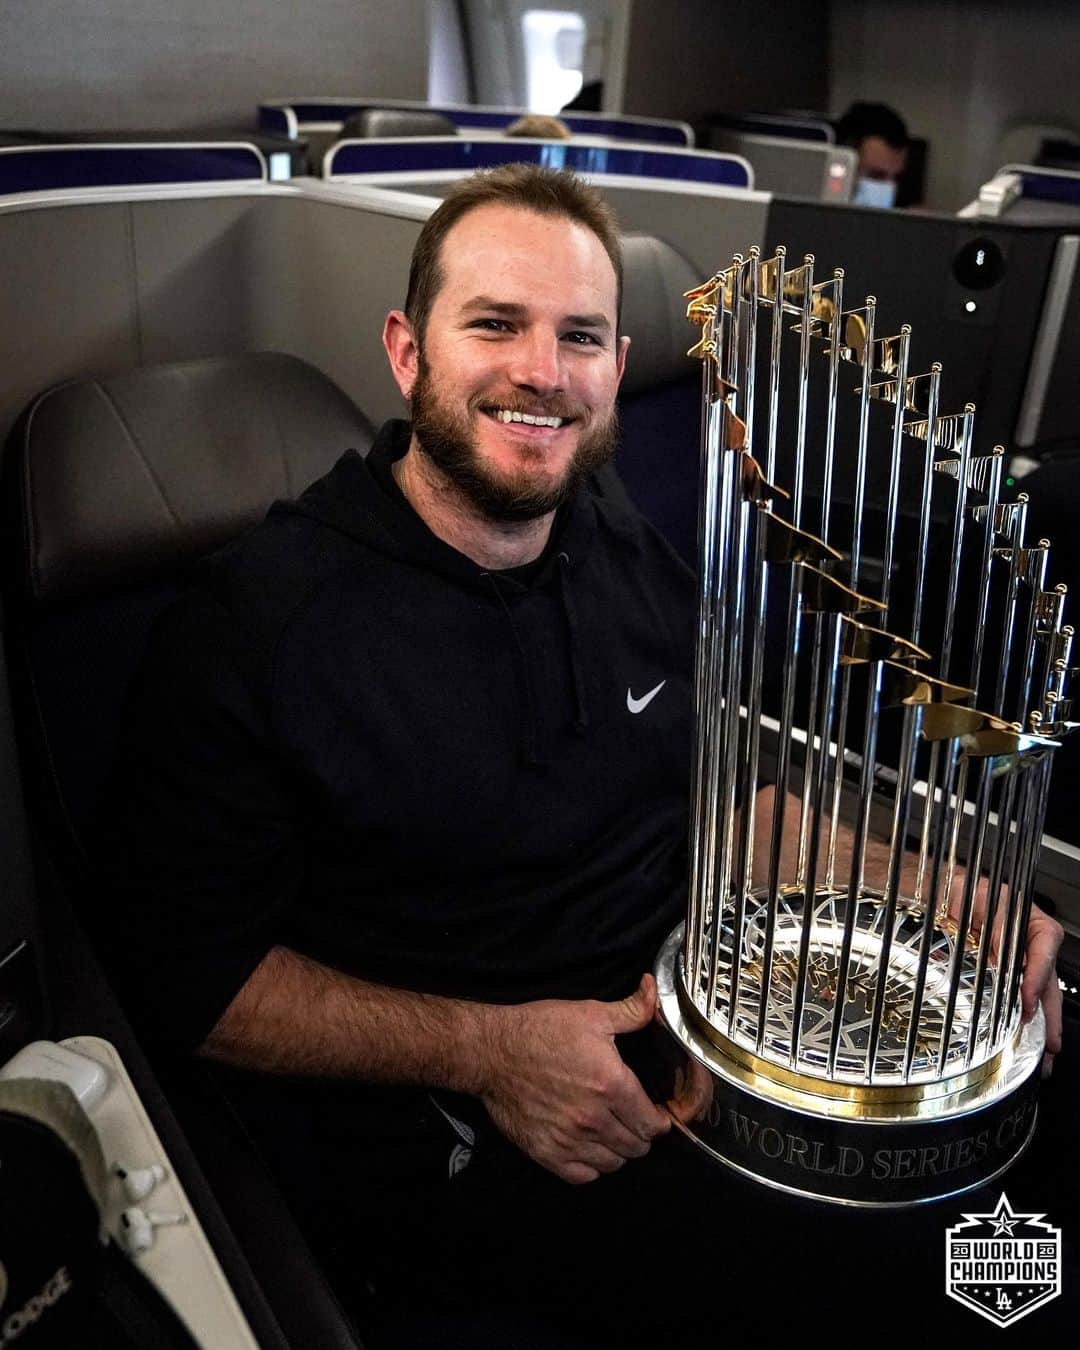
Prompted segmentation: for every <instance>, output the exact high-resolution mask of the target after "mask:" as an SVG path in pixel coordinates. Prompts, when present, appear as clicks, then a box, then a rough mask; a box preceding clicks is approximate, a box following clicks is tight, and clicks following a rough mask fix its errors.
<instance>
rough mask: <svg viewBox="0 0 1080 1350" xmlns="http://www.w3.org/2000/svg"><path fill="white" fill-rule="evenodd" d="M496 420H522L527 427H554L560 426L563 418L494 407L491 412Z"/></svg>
mask: <svg viewBox="0 0 1080 1350" xmlns="http://www.w3.org/2000/svg"><path fill="white" fill-rule="evenodd" d="M491 415H492V417H494V418H495V420H496V422H524V423H525V425H526V426H529V427H555V428H556V429H558V428H559V427H561V426H562V424H563V422H564V421H565V418H562V417H534V416H533V414H532V413H520V412H510V411H509V410H508V409H507V408H496V409H495V411H494V412H493V413H492V414H491Z"/></svg>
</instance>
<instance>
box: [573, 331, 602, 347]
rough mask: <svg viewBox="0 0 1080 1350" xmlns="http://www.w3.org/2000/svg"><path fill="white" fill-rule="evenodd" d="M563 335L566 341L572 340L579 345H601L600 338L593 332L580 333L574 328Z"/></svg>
mask: <svg viewBox="0 0 1080 1350" xmlns="http://www.w3.org/2000/svg"><path fill="white" fill-rule="evenodd" d="M564 336H565V337H566V340H567V342H573V343H575V344H576V345H577V346H579V347H599V346H600V345H601V343H600V339H599V338H598V337H597V336H596V334H595V333H582V332H580V331H578V330H575V331H574V332H572V333H566V334H565V335H564Z"/></svg>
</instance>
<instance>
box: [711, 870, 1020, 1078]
mask: <svg viewBox="0 0 1080 1350" xmlns="http://www.w3.org/2000/svg"><path fill="white" fill-rule="evenodd" d="M848 904H849V901H848V897H847V894H846V892H843V893H841V892H837V891H835V890H822V891H819V892H818V893H817V894H816V896H815V898H814V904H813V909H812V912H811V916H810V938H809V944H808V946H807V949H806V968H805V975H804V977H803V980H802V1013H801V1017H799V1019H798V1021H799V1025H798V1027H797V1028H796V1025H795V1022H796V1016H797V1012H796V1010H797V1006H798V993H799V983H800V966H801V960H802V949H803V936H804V917H803V915H804V910H805V899H804V896H803V894H802V892H801V891H794V890H793V889H792V890H786V891H784V892H782V893H781V894H780V895H779V897H778V902H777V906H776V913H775V919H774V920H772V951H771V959H770V961H769V965H770V970H769V976H768V990H767V998H765V999H764V1000H763V999H762V986H763V983H764V981H765V962H766V959H767V943H766V934H767V930H768V925H769V923H770V912H769V905H768V902H767V898H766V897H763V896H762V895H760V894H754V895H751V896H749V897H747V904H746V908H745V913H744V916H743V923H742V928H741V931H742V941H741V943H739V944H738V948H737V950H738V953H739V959H738V961H737V962H736V961H735V960H734V959H733V953H734V952H735V950H736V944H735V942H734V940H733V930H732V926H731V918H732V915H731V909H730V908H729V907H725V911H724V914H723V918H724V920H725V922H724V923H723V924H722V926H721V930H720V948H719V952H718V953H717V956H718V959H717V964H716V971H717V974H716V987H715V995H714V1001H713V1005H712V1008H711V1009H709V1010H708V1011H707V1012H706V1010H707V1009H708V1002H707V1000H706V994H707V992H708V991H707V990H706V989H705V988H701V989H699V990H698V991H697V995H698V997H697V998H696V999H695V1000H694V1001H695V1003H696V1005H697V1007H698V1009H699V1010H701V1011H702V1012H706V1016H707V1020H708V1022H709V1023H710V1025H711V1026H712V1027H714V1028H715V1029H716V1030H717V1031H718V1032H719V1033H721V1035H723V1036H724V1037H726V1038H728V1039H729V1040H731V1041H733V1042H734V1043H735V1044H736V1045H737V1046H740V1047H742V1048H743V1049H745V1050H747V1051H749V1052H751V1053H752V1054H754V1055H755V1056H756V1057H758V1058H760V1059H762V1060H764V1061H766V1062H767V1063H772V1064H775V1065H777V1066H781V1067H785V1068H789V1069H790V1070H792V1071H794V1072H795V1073H799V1074H807V1075H809V1076H812V1077H821V1078H829V1079H833V1080H837V1081H850V1082H862V1083H865V1082H867V1081H873V1082H875V1083H881V1084H883V1085H884V1084H888V1083H897V1084H900V1083H905V1082H912V1081H926V1080H935V1079H944V1078H946V1077H948V1076H950V1075H951V1074H954V1073H958V1072H962V1071H964V1070H965V1069H970V1068H972V1067H975V1066H977V1065H978V1064H980V1063H981V1062H984V1061H986V1060H987V1059H989V1058H990V1057H991V1056H992V1055H993V1054H994V1053H995V1052H996V1050H997V1049H999V1048H1000V1047H999V1046H998V1045H996V1044H995V1043H993V1042H992V1040H991V1013H992V1003H993V994H994V989H995V987H996V982H997V976H998V972H997V970H996V968H995V967H994V965H993V964H992V963H991V962H990V961H987V963H986V969H985V971H984V972H983V974H982V976H981V978H980V975H979V950H978V946H977V944H976V943H975V942H974V941H972V942H969V943H966V944H964V945H963V947H962V948H958V947H957V944H956V942H955V938H954V931H953V927H952V924H951V923H950V921H948V920H941V919H936V920H934V921H933V923H932V924H930V925H928V924H927V919H926V915H925V913H924V910H923V908H922V906H921V905H918V904H916V903H914V902H911V901H903V900H902V901H901V902H900V903H899V904H898V905H897V906H896V907H895V909H894V911H893V914H892V918H891V923H890V917H889V909H888V906H887V905H886V903H885V900H884V898H883V897H882V896H881V894H880V893H876V892H872V891H864V892H863V893H862V894H860V896H859V898H858V900H857V902H856V912H855V919H854V924H853V926H852V930H851V946H850V957H849V961H848V970H847V978H846V981H845V984H844V992H843V1004H842V1007H841V1008H840V1009H838V1008H837V1003H838V999H839V996H840V979H841V969H840V967H841V958H842V952H843V945H844V933H845V918H846V915H847V910H848ZM887 935H888V941H887V942H886V936H887ZM924 942H928V943H929V944H930V952H929V962H928V965H927V967H926V977H925V983H924V987H923V989H922V991H921V993H920V991H919V989H918V968H919V955H920V951H921V949H922V946H923V943H924ZM886 946H887V948H888V951H887V954H886V953H885V951H884V949H885V947H886ZM883 955H885V961H884V963H883V962H882V957H883ZM955 962H959V965H960V978H959V982H958V985H957V995H956V999H955V1004H954V1007H953V1009H952V1013H951V1015H950V1013H949V1010H948V1003H949V988H950V977H951V975H952V971H953V966H954V963H955ZM702 964H703V966H704V967H705V968H706V969H707V968H708V963H707V962H705V963H702ZM882 970H884V978H885V989H884V995H883V998H882V1000H881V1014H880V1021H879V1024H878V1026H879V1030H878V1036H877V1044H876V1047H872V1037H871V1025H872V1023H873V1011H874V1007H875V1002H876V999H877V994H878V986H879V981H880V979H881V971H882ZM733 990H734V993H733ZM763 1003H764V1010H763V1008H762V1005H763ZM916 1006H917V1008H918V1016H917V1019H916V1026H915V1030H914V1033H913V1045H912V1047H911V1051H910V1055H911V1059H910V1064H908V1063H907V1060H908V1055H909V1048H908V1043H909V1039H910V1038H912V1033H911V1024H912V1013H913V1010H914V1009H915V1008H916ZM763 1011H764V1016H762V1012H763ZM837 1019H839V1026H838V1030H834V1029H835V1028H836V1026H837ZM947 1023H949V1027H948V1038H947V1044H944V1043H943V1042H944V1040H945V1032H946V1024H947ZM1004 1030H1005V1031H1007V1030H1008V1028H1006V1029H1004ZM834 1035H835V1039H836V1048H835V1061H834V1063H833V1066H832V1068H831V1069H830V1055H831V1054H832V1053H833V1051H832V1043H833V1039H834ZM999 1039H1001V1037H999ZM872 1048H873V1053H874V1063H873V1065H872V1066H871V1065H870V1064H869V1062H868V1060H869V1055H870V1053H871V1049H872Z"/></svg>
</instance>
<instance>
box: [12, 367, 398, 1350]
mask: <svg viewBox="0 0 1080 1350" xmlns="http://www.w3.org/2000/svg"><path fill="white" fill-rule="evenodd" d="M371 439H372V430H371V425H370V423H369V422H368V420H367V418H366V417H364V415H363V414H362V413H361V412H360V411H359V410H358V409H357V408H356V407H355V405H354V404H353V403H352V402H351V401H350V400H349V399H348V398H347V397H346V396H345V395H344V394H343V393H342V392H341V390H340V389H338V387H337V386H336V385H335V384H333V382H332V381H330V380H329V379H328V378H327V377H326V376H324V375H323V374H321V372H319V371H317V370H316V369H315V368H314V367H312V366H310V365H308V364H307V363H306V362H304V361H301V360H299V359H298V358H295V357H292V356H287V355H283V354H280V353H267V352H262V353H258V352H257V353H246V354H242V355H234V356H227V357H219V358H212V359H203V360H197V361H188V362H181V363H170V364H166V365H159V366H149V367H144V368H142V369H138V370H134V371H131V372H128V373H126V374H123V375H118V376H115V377H112V378H109V379H102V380H93V379H80V380H73V381H69V382H67V383H65V384H62V385H60V386H58V387H56V388H53V389H51V390H49V391H47V392H45V393H43V394H41V395H39V396H38V397H37V398H36V399H34V400H33V402H32V403H31V404H30V406H29V407H28V408H27V409H26V411H25V412H24V413H23V415H22V416H21V417H20V418H19V419H18V421H17V422H16V424H15V426H14V427H13V429H12V431H11V433H10V436H9V439H8V443H7V446H6V450H5V457H4V474H3V515H4V524H5V530H4V542H5V545H6V550H5V551H6V553H7V556H6V558H5V559H4V563H3V570H4V573H5V577H6V580H7V583H8V584H7V588H6V595H5V601H6V609H7V633H6V638H7V644H6V645H7V655H8V659H9V661H10V663H11V667H12V670H11V676H12V678H11V684H12V703H13V707H14V713H15V721H16V726H17V731H18V733H19V735H18V740H19V742H20V744H19V749H20V751H21V754H20V760H21V765H22V780H23V783H24V784H25V787H26V795H27V805H28V809H29V815H30V819H31V823H32V827H33V829H34V832H35V835H36V837H37V839H38V843H39V850H38V852H39V855H40V858H39V872H41V873H42V874H43V875H47V876H49V877H51V878H52V879H53V885H52V887H51V888H50V889H51V891H52V892H53V893H52V894H50V893H48V892H46V893H44V894H43V896H42V897H41V905H42V908H43V909H45V910H46V911H47V912H48V913H49V914H50V915H54V914H55V913H56V912H58V911H59V912H60V913H61V915H63V912H64V911H67V910H69V909H73V910H74V911H75V913H74V914H73V915H71V917H70V918H68V919H64V918H63V917H61V919H60V921H59V922H60V925H61V932H62V933H63V937H62V939H60V940H57V937H56V932H55V928H56V922H57V920H56V919H55V918H52V919H50V928H51V931H47V932H46V934H45V942H46V944H47V946H48V947H49V949H50V950H54V949H59V950H62V951H64V952H66V951H67V949H68V948H69V947H70V946H71V945H72V944H71V938H70V936H69V934H70V931H71V930H72V929H75V930H76V931H81V930H82V929H85V930H86V931H87V932H88V933H89V935H90V936H91V938H93V937H94V935H95V929H100V926H101V925H100V919H99V918H98V916H96V915H95V914H94V913H93V912H92V907H91V905H90V904H89V902H88V896H91V895H92V888H91V886H90V884H89V883H90V869H89V865H88V855H90V854H92V851H93V844H92V835H93V821H94V814H95V811H96V809H97V806H98V802H99V799H100V795H101V792H102V789H103V786H104V782H105V779H106V776H107V773H108V770H109V766H110V763H111V759H112V752H113V748H114V745H115V741H116V738H117V735H118V731H119V724H120V718H121V715H122V709H123V704H124V699H125V695H126V691H127V688H128V685H129V682H130V680H131V678H132V675H133V673H134V671H135V669H136V668H137V666H138V663H139V660H140V658H141V654H142V651H143V648H144V646H145V642H146V638H147V636H148V633H149V630H150V628H151V626H152V624H153V622H154V620H155V618H156V617H157V615H158V614H159V613H160V612H161V611H162V610H163V609H164V608H165V606H166V605H167V604H168V603H169V602H170V600H171V599H172V598H173V597H174V596H175V595H176V594H177V593H178V592H179V590H180V588H181V587H182V585H183V582H184V577H185V575H186V574H187V573H188V572H189V570H190V568H191V567H192V566H193V564H194V563H195V562H196V561H197V560H198V558H199V557H201V556H204V555H205V554H207V553H209V552H211V551H212V550H214V549H216V548H218V547H220V546H221V545H222V544H224V543H226V542H227V541H228V540H230V539H231V538H233V537H235V536H236V535H237V534H238V533H240V532H241V531H242V530H244V529H246V528H247V527H249V526H250V525H252V524H254V523H255V522H256V521H258V520H259V519H260V518H261V517H262V515H263V513H264V512H265V510H266V508H267V507H268V506H269V504H270V503H271V502H272V501H273V500H274V499H276V498H279V497H289V496H295V495H298V493H299V492H300V491H302V490H303V488H304V487H305V486H306V485H307V484H308V483H309V482H311V481H312V480H314V479H315V478H317V477H319V476H320V475H321V474H322V473H324V472H325V471H326V470H327V469H328V468H329V467H330V466H331V464H332V463H333V462H334V461H335V460H336V459H337V458H338V456H339V455H340V454H341V453H342V452H343V451H344V450H345V449H347V448H348V447H350V446H355V447H356V448H357V449H359V450H361V451H362V452H366V450H367V449H368V448H369V446H370V443H371ZM43 926H44V923H43ZM98 936H99V937H100V933H98ZM81 941H82V948H83V951H84V962H83V965H82V966H81V968H80V970H81V973H80V974H79V976H78V977H77V979H76V980H75V981H73V980H72V979H71V977H68V979H67V980H66V981H65V983H67V984H70V983H73V982H76V983H80V984H82V983H86V982H87V980H88V978H89V977H88V976H87V975H86V973H85V971H86V965H85V962H86V960H89V961H91V962H93V963H94V966H95V968H96V961H94V958H93V957H92V956H91V955H90V953H89V951H88V950H87V949H86V947H85V939H82V940H81ZM64 959H66V957H65V958H64ZM97 979H98V984H99V986H100V992H99V995H98V1005H100V1004H102V1003H103V1004H104V1005H105V1007H106V1011H108V1010H109V1008H110V1006H112V1002H113V1001H112V996H111V994H110V993H109V992H108V986H107V984H106V981H105V977H104V976H102V975H101V974H100V972H99V974H98V976H97ZM84 1012H86V1013H87V1021H88V1022H89V1023H90V1024H91V1025H92V1026H94V1027H95V1028H98V1029H100V1028H101V1027H102V1026H103V1023H102V1020H101V1018H102V1013H101V1011H100V1006H94V1007H92V1008H90V1009H88V1010H87V1009H84ZM72 1021H73V1023H74V1025H73V1026H72ZM117 1022H119V1023H120V1024H121V1025H125V1023H124V1019H123V1014H122V1013H121V1012H120V1010H119V1009H118V1008H115V1007H114V1006H112V1012H111V1015H110V1016H108V1017H106V1018H105V1023H104V1025H105V1026H109V1025H112V1024H115V1023H117ZM84 1026H85V1023H83V1024H80V1021H79V1018H78V1015H75V1017H74V1018H73V1019H72V1018H69V1020H68V1023H67V1028H66V1030H65V1029H64V1027H63V1025H61V1031H60V1032H58V1033H56V1034H70V1031H71V1030H72V1029H74V1030H76V1031H77V1030H80V1029H82V1028H83V1027H84ZM38 1034H40V1032H39V1033H38ZM100 1034H105V1035H109V1032H108V1030H102V1031H100ZM118 1039H119V1040H120V1045H121V1053H122V1055H123V1057H124V1060H125V1062H126V1063H130V1061H131V1059H132V1058H133V1057H134V1058H135V1059H138V1058H139V1057H140V1055H141V1052H140V1051H139V1050H138V1049H137V1048H136V1047H134V1046H132V1045H131V1044H130V1043H127V1041H126V1040H125V1038H123V1037H120V1038H118ZM129 1039H130V1032H128V1033H127V1040H129ZM153 1074H154V1075H155V1077H154V1079H153V1082H152V1085H151V1086H152V1088H153V1089H154V1090H156V1091H158V1092H160V1091H161V1090H162V1088H163V1089H164V1093H165V1100H166V1101H167V1108H166V1109H167V1110H168V1111H169V1112H171V1113H172V1115H173V1116H174V1117H175V1119H176V1120H177V1121H179V1124H180V1128H181V1129H182V1131H183V1139H184V1144H185V1147H186V1146H190V1147H191V1148H192V1149H193V1151H194V1155H195V1157H196V1158H197V1160H198V1161H197V1166H198V1168H199V1169H200V1171H201V1174H202V1176H203V1177H205V1179H206V1181H207V1182H208V1183H209V1186H210V1189H211V1192H212V1194H213V1196H214V1199H215V1201H216V1203H217V1204H218V1205H219V1206H220V1208H221V1210H222V1212H223V1213H224V1215H225V1217H226V1221H227V1223H228V1225H229V1229H230V1230H231V1233H232V1235H234V1237H233V1240H234V1241H235V1242H237V1243H238V1244H239V1250H240V1251H241V1252H242V1253H243V1259H244V1261H245V1262H246V1263H247V1264H248V1265H249V1266H250V1268H251V1269H252V1270H253V1272H254V1276H255V1280H256V1281H257V1288H258V1290H259V1291H260V1292H259V1297H262V1296H263V1295H265V1296H266V1298H267V1300H268V1302H269V1303H270V1305H271V1307H272V1318H273V1320H274V1323H275V1324H276V1327H277V1328H279V1329H280V1331H279V1334H283V1336H284V1338H285V1339H284V1340H283V1341H281V1342H280V1344H281V1345H282V1346H284V1345H295V1346H299V1345H309V1344H316V1343H317V1344H319V1345H325V1346H327V1347H330V1348H331V1350H356V1346H357V1344H358V1340H357V1336H356V1333H355V1330H354V1329H353V1327H352V1325H351V1323H350V1321H349V1320H348V1318H347V1317H346V1315H345V1313H344V1312H343V1311H342V1310H341V1308H340V1306H339V1305H338V1303H337V1301H336V1298H335V1297H334V1295H333V1294H332V1292H331V1290H330V1287H329V1285H328V1284H327V1282H326V1281H325V1279H324V1277H323V1276H322V1273H321V1271H320V1269H319V1267H318V1265H317V1263H316V1261H315V1258H314V1256H313V1255H312V1254H311V1252H310V1250H309V1248H308V1246H307V1243H306V1241H305V1239H304V1238H303V1237H302V1236H301V1234H300V1232H299V1230H298V1229H297V1228H296V1226H295V1223H294V1221H293V1218H292V1216H291V1214H290V1213H288V1212H287V1210H286V1207H285V1204H284V1201H283V1200H282V1199H281V1197H280V1195H279V1193H278V1192H277V1189H276V1187H275V1186H274V1184H273V1182H272V1181H271V1179H270V1177H269V1175H268V1173H267V1172H266V1171H265V1169H264V1167H263V1164H262V1161H261V1159H260V1158H259V1157H258V1156H257V1155H256V1153H255V1152H254V1151H253V1150H252V1148H251V1147H250V1142H249V1140H248V1138H247V1135H246V1133H245V1132H244V1131H243V1129H242V1127H241V1126H240V1124H239V1122H238V1121H237V1119H236V1118H235V1116H234V1114H233V1113H232V1111H231V1109H230V1107H229V1105H228V1102H227V1101H226V1100H225V1098H224V1096H223V1094H222V1093H221V1092H220V1091H219V1090H218V1089H217V1088H216V1086H215V1084H214V1082H213V1080H212V1079H211V1077H210V1075H209V1074H207V1073H206V1072H205V1071H204V1070H203V1069H202V1067H201V1066H199V1065H193V1066H190V1067H188V1068H187V1069H185V1070H181V1069H180V1068H179V1067H178V1066H176V1065H169V1064H167V1063H162V1062H160V1061H158V1060H157V1059H155V1061H154V1064H153ZM144 1081H145V1080H144ZM261 1339H262V1338H261V1337H260V1340H261ZM262 1343H265V1344H273V1343H276V1342H271V1341H263V1342H262Z"/></svg>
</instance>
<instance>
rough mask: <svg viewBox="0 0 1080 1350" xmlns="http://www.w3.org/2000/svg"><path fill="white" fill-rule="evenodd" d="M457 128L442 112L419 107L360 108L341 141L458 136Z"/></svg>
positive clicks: (344, 130) (344, 128) (342, 132)
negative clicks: (391, 137) (392, 137)
mask: <svg viewBox="0 0 1080 1350" xmlns="http://www.w3.org/2000/svg"><path fill="white" fill-rule="evenodd" d="M456 135H457V127H456V126H455V125H454V123H453V122H451V121H450V119H449V117H444V116H443V115H442V113H437V112H424V111H422V110H421V109H419V108H361V109H360V111H359V112H356V113H353V115H352V116H351V117H349V118H347V119H346V121H345V123H344V125H343V126H342V128H341V140H343V141H344V140H352V139H354V138H355V139H361V140H368V139H371V138H375V137H387V136H456Z"/></svg>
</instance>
